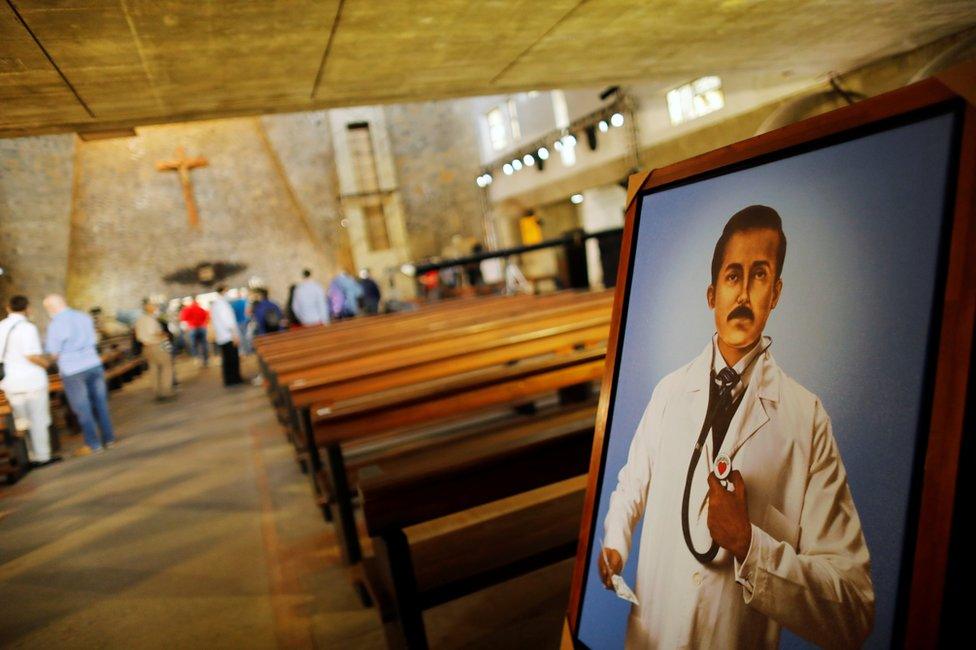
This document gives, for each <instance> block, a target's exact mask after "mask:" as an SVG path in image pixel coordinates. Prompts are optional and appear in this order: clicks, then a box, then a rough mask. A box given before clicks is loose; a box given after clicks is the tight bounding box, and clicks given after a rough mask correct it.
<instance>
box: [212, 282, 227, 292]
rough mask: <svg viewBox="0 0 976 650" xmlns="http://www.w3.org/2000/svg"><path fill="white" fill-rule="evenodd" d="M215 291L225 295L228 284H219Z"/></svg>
mask: <svg viewBox="0 0 976 650" xmlns="http://www.w3.org/2000/svg"><path fill="white" fill-rule="evenodd" d="M215 289H216V291H217V293H220V294H222V293H224V292H225V291H227V285H226V284H218V285H217V286H216V287H215Z"/></svg>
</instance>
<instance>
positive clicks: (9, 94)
mask: <svg viewBox="0 0 976 650" xmlns="http://www.w3.org/2000/svg"><path fill="white" fill-rule="evenodd" d="M87 119H88V114H87V113H86V112H85V109H84V108H83V107H82V105H81V103H80V102H78V100H77V99H76V98H75V96H74V95H73V94H72V93H71V89H70V88H68V86H67V84H65V83H64V81H63V80H62V79H61V76H60V75H59V74H58V72H57V70H56V69H55V68H54V66H52V65H51V63H50V62H49V61H48V60H47V58H46V57H45V56H44V53H43V52H42V51H41V50H40V49H39V48H38V47H37V45H36V43H34V40H33V39H32V38H31V36H30V33H29V32H28V31H27V30H26V29H24V26H23V25H22V24H21V23H20V21H19V20H17V15H16V14H15V13H14V12H13V11H12V10H11V9H10V7H9V6H8V5H7V4H6V3H0V129H2V128H3V127H7V126H17V125H20V124H33V123H45V122H48V123H55V124H57V123H63V122H75V121H81V120H87Z"/></svg>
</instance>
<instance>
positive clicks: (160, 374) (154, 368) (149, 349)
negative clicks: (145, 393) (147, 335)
mask: <svg viewBox="0 0 976 650" xmlns="http://www.w3.org/2000/svg"><path fill="white" fill-rule="evenodd" d="M143 352H144V353H145V355H146V361H148V362H149V374H150V375H151V376H152V379H153V388H154V389H155V391H156V397H170V396H172V395H173V356H172V355H171V354H170V353H169V352H167V351H166V350H164V349H163V347H162V346H161V345H159V344H156V345H146V346H144V347H143Z"/></svg>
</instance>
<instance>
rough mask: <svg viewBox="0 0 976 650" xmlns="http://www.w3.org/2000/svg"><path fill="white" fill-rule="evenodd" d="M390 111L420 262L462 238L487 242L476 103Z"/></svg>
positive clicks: (420, 105)
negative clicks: (456, 239)
mask: <svg viewBox="0 0 976 650" xmlns="http://www.w3.org/2000/svg"><path fill="white" fill-rule="evenodd" d="M477 101H478V100H476V99H475V100H459V101H452V102H423V103H415V104H399V105H392V106H387V107H386V116H387V124H388V128H389V131H390V140H391V142H392V149H393V156H394V160H395V163H396V167H397V176H398V178H399V182H400V192H401V196H402V199H403V204H404V209H405V212H406V219H407V231H408V232H409V233H410V245H411V250H412V252H413V254H414V257H415V258H417V259H420V258H423V257H427V256H431V255H440V254H441V251H442V250H443V249H444V247H445V246H447V245H449V244H450V242H451V238H452V237H453V236H454V235H456V234H459V235H462V236H464V237H474V238H475V239H477V240H479V241H482V240H483V239H484V227H483V225H482V208H481V197H480V193H481V189H480V188H478V186H477V185H476V184H475V182H474V181H475V178H477V176H478V175H479V174H480V173H481V170H480V166H479V165H480V162H479V157H480V154H479V147H478V131H477V128H478V123H477V119H476V118H477V115H478V113H477V111H475V110H473V102H477Z"/></svg>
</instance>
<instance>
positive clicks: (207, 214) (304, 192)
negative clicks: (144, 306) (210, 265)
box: [0, 100, 483, 321]
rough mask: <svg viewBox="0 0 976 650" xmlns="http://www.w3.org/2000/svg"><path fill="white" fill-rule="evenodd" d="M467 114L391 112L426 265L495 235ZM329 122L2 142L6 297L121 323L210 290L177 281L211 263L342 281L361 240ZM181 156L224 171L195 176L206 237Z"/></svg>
mask: <svg viewBox="0 0 976 650" xmlns="http://www.w3.org/2000/svg"><path fill="white" fill-rule="evenodd" d="M466 102H467V100H463V101H457V102H429V103H423V104H410V105H403V106H387V107H383V108H382V109H380V110H382V111H383V112H384V115H385V116H386V121H387V129H388V132H389V134H390V140H391V149H392V152H393V158H394V165H395V167H396V177H397V179H398V183H399V184H400V188H401V190H402V194H403V205H404V210H405V215H406V220H407V225H408V231H409V239H410V241H409V244H410V246H409V248H410V251H409V254H410V255H412V256H415V257H416V258H420V257H424V256H428V255H434V254H438V253H440V251H441V249H442V248H443V246H444V245H446V244H447V243H449V241H450V239H451V237H452V235H454V234H462V235H464V236H473V237H476V238H478V239H481V238H482V237H483V232H482V225H481V206H480V202H479V201H480V197H479V194H478V193H479V192H480V190H479V189H478V188H477V186H476V185H475V183H474V178H475V177H476V176H477V175H478V145H477V133H476V128H477V123H476V121H475V120H474V119H473V118H472V113H471V111H470V110H468V108H467V103H466ZM328 116H329V113H328V111H314V112H308V113H292V114H281V115H268V116H263V117H260V118H236V119H226V120H210V121H203V122H194V123H183V124H172V125H164V126H151V127H140V128H139V129H138V135H136V136H135V137H131V138H119V139H111V140H101V141H93V142H82V141H80V140H78V139H77V138H76V137H75V136H69V135H65V136H42V137H35V138H19V139H8V140H0V267H2V268H3V269H4V270H5V275H4V276H2V277H0V294H2V297H3V298H4V299H5V298H6V297H8V296H9V295H10V294H11V293H12V292H26V293H27V294H28V295H29V296H30V297H31V299H32V300H34V301H35V302H36V303H37V307H38V311H40V300H41V298H43V296H44V295H45V294H46V293H49V292H54V291H57V292H64V293H66V294H67V296H68V298H69V301H71V302H72V303H73V304H75V305H77V306H78V307H80V308H89V307H92V306H95V305H98V306H101V307H102V308H103V309H105V310H106V311H108V312H113V311H115V310H118V309H128V308H132V307H135V306H137V305H138V304H139V300H140V298H142V297H143V296H146V295H152V294H163V295H167V296H180V295H186V294H189V293H194V292H199V291H201V290H202V287H200V286H199V285H196V286H194V285H180V284H174V283H167V282H166V281H164V279H163V278H164V276H166V275H168V274H170V273H173V272H175V271H178V270H180V269H183V268H189V267H193V266H195V265H196V264H197V263H199V262H221V261H222V262H231V263H239V264H245V265H247V268H246V269H245V270H244V271H241V272H240V273H237V274H236V275H234V276H232V277H230V278H229V279H228V280H229V282H230V283H232V284H244V283H246V282H247V281H248V279H249V278H251V277H252V276H258V277H260V278H261V279H262V280H264V281H265V283H266V284H267V285H268V286H269V288H270V289H271V292H272V295H273V296H274V297H278V298H283V297H284V295H285V293H286V291H287V287H288V285H289V284H290V283H291V282H294V281H295V279H296V278H297V277H298V275H299V273H300V271H301V269H302V268H303V267H305V266H309V267H313V268H315V269H316V275H317V276H319V277H320V278H323V279H326V278H328V277H329V276H331V275H332V274H333V272H334V269H335V266H336V263H337V257H338V256H337V251H338V250H339V247H340V246H341V245H342V243H343V238H346V240H347V239H348V238H347V235H346V233H345V232H344V230H343V228H342V226H341V222H342V220H343V214H342V206H341V204H340V201H339V192H338V179H337V176H338V175H337V169H336V157H335V146H334V145H335V143H334V142H333V140H332V135H331V133H330V128H329V119H328ZM181 146H182V147H184V148H185V149H186V154H187V156H203V157H205V158H207V160H208V161H209V164H208V166H206V167H203V168H199V169H194V170H192V171H191V172H190V175H191V178H192V183H193V190H194V196H195V199H196V203H197V206H198V208H199V213H200V227H199V229H192V228H190V226H189V225H188V222H187V212H186V206H185V202H184V200H183V194H182V190H181V186H180V182H179V177H178V176H177V174H176V173H175V172H165V173H163V172H159V171H157V170H156V163H157V162H158V161H162V160H170V159H172V158H173V157H174V156H175V151H176V148H177V147H181ZM347 245H348V244H347ZM41 320H42V321H43V320H44V319H43V318H41Z"/></svg>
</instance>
